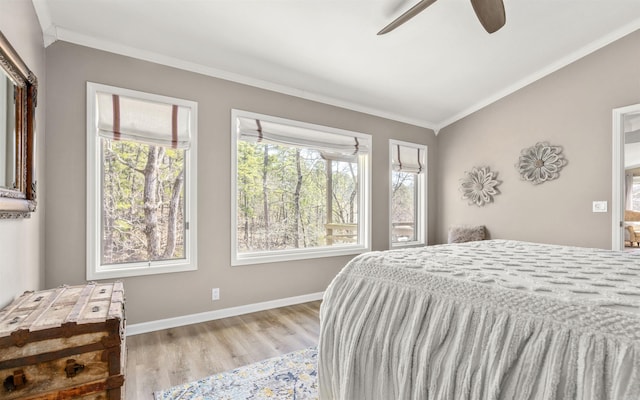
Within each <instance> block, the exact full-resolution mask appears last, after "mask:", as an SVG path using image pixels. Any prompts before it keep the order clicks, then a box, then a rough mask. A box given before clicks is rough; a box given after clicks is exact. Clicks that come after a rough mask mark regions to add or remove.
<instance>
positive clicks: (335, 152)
mask: <svg viewBox="0 0 640 400" xmlns="http://www.w3.org/2000/svg"><path fill="white" fill-rule="evenodd" d="M237 128H238V131H237V133H238V139H240V140H244V141H249V142H257V143H270V144H278V145H286V146H293V147H299V148H305V149H314V150H318V151H320V152H321V153H322V154H323V156H325V157H326V158H332V159H334V158H345V157H349V156H355V155H358V154H366V153H368V152H369V147H370V141H369V140H368V139H366V138H362V137H358V136H355V135H348V134H339V133H331V132H327V131H320V130H315V129H309V128H304V127H301V126H294V125H287V124H282V123H277V122H272V121H263V120H260V119H254V118H248V117H238V126H237Z"/></svg>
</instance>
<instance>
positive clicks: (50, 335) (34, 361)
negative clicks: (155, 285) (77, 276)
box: [0, 282, 126, 400]
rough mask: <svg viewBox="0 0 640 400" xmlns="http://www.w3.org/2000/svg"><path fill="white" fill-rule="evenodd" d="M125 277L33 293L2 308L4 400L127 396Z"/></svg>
mask: <svg viewBox="0 0 640 400" xmlns="http://www.w3.org/2000/svg"><path fill="white" fill-rule="evenodd" d="M124 329H125V318H124V289H123V285H122V283H121V282H116V283H89V284H87V285H82V286H62V287H59V288H56V289H51V290H43V291H39V292H25V293H24V294H23V295H22V296H20V297H19V298H18V299H16V300H15V301H14V302H13V303H11V304H10V305H8V306H7V307H5V308H4V309H2V310H0V381H1V382H2V387H0V399H7V400H14V399H23V400H24V399H47V400H48V399H51V400H53V399H56V400H57V399H71V398H73V399H95V400H97V399H101V400H115V399H118V400H121V399H123V398H124V368H125V365H124V364H125V360H126V346H125V335H124Z"/></svg>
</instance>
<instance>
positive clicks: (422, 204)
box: [389, 139, 429, 249]
mask: <svg viewBox="0 0 640 400" xmlns="http://www.w3.org/2000/svg"><path fill="white" fill-rule="evenodd" d="M398 145H400V146H405V147H413V148H416V149H420V150H422V151H424V165H425V170H424V171H423V172H422V173H420V174H417V178H416V185H417V189H416V193H417V196H418V199H417V200H416V205H415V207H416V216H415V218H416V225H417V227H415V228H414V229H416V240H412V241H408V242H393V231H392V230H393V165H392V160H393V151H394V147H395V146H398ZM428 157H429V153H428V148H427V146H426V145H424V144H419V143H411V142H404V141H401V140H395V139H389V248H394V249H395V248H402V247H416V246H424V245H426V244H427V215H428V213H427V173H428V168H427V165H428V159H429V158H428Z"/></svg>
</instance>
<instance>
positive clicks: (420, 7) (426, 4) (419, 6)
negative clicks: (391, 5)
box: [378, 0, 436, 35]
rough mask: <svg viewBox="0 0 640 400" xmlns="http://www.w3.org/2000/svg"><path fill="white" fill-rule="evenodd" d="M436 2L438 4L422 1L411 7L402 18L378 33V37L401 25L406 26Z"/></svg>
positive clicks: (426, 0) (429, 0)
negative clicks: (405, 24) (406, 23)
mask: <svg viewBox="0 0 640 400" xmlns="http://www.w3.org/2000/svg"><path fill="white" fill-rule="evenodd" d="M435 2H436V0H421V1H420V2H419V3H418V4H416V5H415V6H413V7H411V8H410V9H409V10H408V11H407V12H405V13H404V14H402V15H401V16H399V17H398V18H396V19H395V20H394V21H393V22H391V23H390V24H389V25H387V26H385V27H384V28H382V30H381V31H380V32H378V35H384V34H385V33H389V32H391V31H392V30H394V29H396V28H397V27H399V26H400V25H402V24H404V23H405V22H407V21H408V20H410V19H411V18H413V17H415V16H416V15H418V14H419V13H420V12H421V11H422V10H424V9H425V8H427V7H429V6H430V5H431V4H433V3H435Z"/></svg>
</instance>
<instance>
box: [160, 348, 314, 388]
mask: <svg viewBox="0 0 640 400" xmlns="http://www.w3.org/2000/svg"><path fill="white" fill-rule="evenodd" d="M317 366H318V350H317V348H316V347H311V348H308V349H304V350H300V351H295V352H293V353H288V354H285V355H283V356H280V357H274V358H270V359H268V360H264V361H260V362H257V363H255V364H250V365H246V366H244V367H240V368H238V369H234V370H233V371H227V372H223V373H221V374H218V375H213V376H210V377H208V378H204V379H201V380H199V381H196V382H191V383H187V384H184V385H179V386H174V387H172V388H170V389H167V390H162V391H159V392H155V393H154V397H155V399H156V400H205V399H206V400H249V399H251V400H262V399H271V400H274V399H275V400H317V399H318V372H317Z"/></svg>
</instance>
